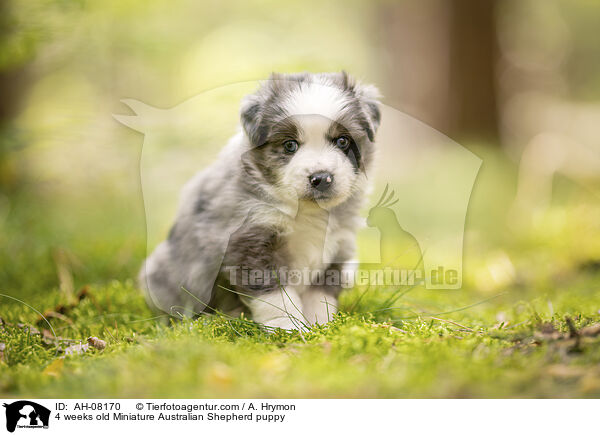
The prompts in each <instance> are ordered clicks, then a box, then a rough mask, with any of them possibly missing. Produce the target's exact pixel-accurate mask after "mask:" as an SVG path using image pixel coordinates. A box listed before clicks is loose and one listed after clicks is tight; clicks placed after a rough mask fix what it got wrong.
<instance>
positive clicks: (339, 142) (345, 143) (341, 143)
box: [333, 136, 350, 150]
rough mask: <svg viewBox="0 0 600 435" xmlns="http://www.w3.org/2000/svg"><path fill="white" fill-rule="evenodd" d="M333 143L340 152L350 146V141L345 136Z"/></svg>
mask: <svg viewBox="0 0 600 435" xmlns="http://www.w3.org/2000/svg"><path fill="white" fill-rule="evenodd" d="M333 143H334V144H335V146H336V147H338V148H339V149H341V150H347V149H348V147H349V146H350V139H348V138H347V137H346V136H340V137H338V138H337V139H335V140H334V141H333Z"/></svg>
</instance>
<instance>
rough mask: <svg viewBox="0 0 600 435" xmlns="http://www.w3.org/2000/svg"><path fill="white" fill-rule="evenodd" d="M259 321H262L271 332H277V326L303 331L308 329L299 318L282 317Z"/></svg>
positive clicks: (288, 329)
mask: <svg viewBox="0 0 600 435" xmlns="http://www.w3.org/2000/svg"><path fill="white" fill-rule="evenodd" d="M259 323H262V324H263V325H264V326H265V327H266V329H267V330H268V331H269V332H275V330H276V329H277V328H281V329H285V330H287V331H302V330H305V329H306V328H305V326H304V325H303V324H302V323H301V322H300V321H299V320H296V319H292V318H289V317H280V318H276V319H270V320H267V321H265V322H259Z"/></svg>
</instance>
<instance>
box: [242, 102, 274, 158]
mask: <svg viewBox="0 0 600 435" xmlns="http://www.w3.org/2000/svg"><path fill="white" fill-rule="evenodd" d="M262 112H263V101H262V98H261V97H260V96H259V95H256V94H254V95H248V96H246V97H245V98H244V99H243V100H242V106H241V109H240V120H241V123H242V127H243V128H244V132H245V133H246V135H247V136H248V139H250V142H252V144H253V145H254V146H261V145H263V144H264V143H265V141H266V140H267V136H268V133H269V131H268V128H266V126H264V124H263V123H262V117H263V113H262Z"/></svg>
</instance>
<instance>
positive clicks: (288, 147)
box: [283, 140, 298, 154]
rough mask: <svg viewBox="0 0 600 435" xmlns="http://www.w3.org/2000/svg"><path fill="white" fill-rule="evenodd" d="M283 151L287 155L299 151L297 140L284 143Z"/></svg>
mask: <svg viewBox="0 0 600 435" xmlns="http://www.w3.org/2000/svg"><path fill="white" fill-rule="evenodd" d="M283 149H284V150H285V152H286V153H289V154H292V153H295V152H296V151H298V142H296V141H295V140H286V141H285V142H284V143H283Z"/></svg>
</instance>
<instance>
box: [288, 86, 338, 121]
mask: <svg viewBox="0 0 600 435" xmlns="http://www.w3.org/2000/svg"><path fill="white" fill-rule="evenodd" d="M345 103H346V97H345V95H344V94H343V92H342V91H341V90H340V89H338V88H336V87H334V86H326V85H322V84H318V83H309V84H303V85H302V87H301V88H300V89H296V90H294V91H293V92H292V93H291V94H290V96H289V97H288V99H287V101H286V102H285V104H284V109H285V112H286V113H287V114H288V115H289V116H295V115H321V116H323V117H325V118H328V119H337V118H338V116H339V114H340V113H341V112H342V110H343V109H344V105H345Z"/></svg>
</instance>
